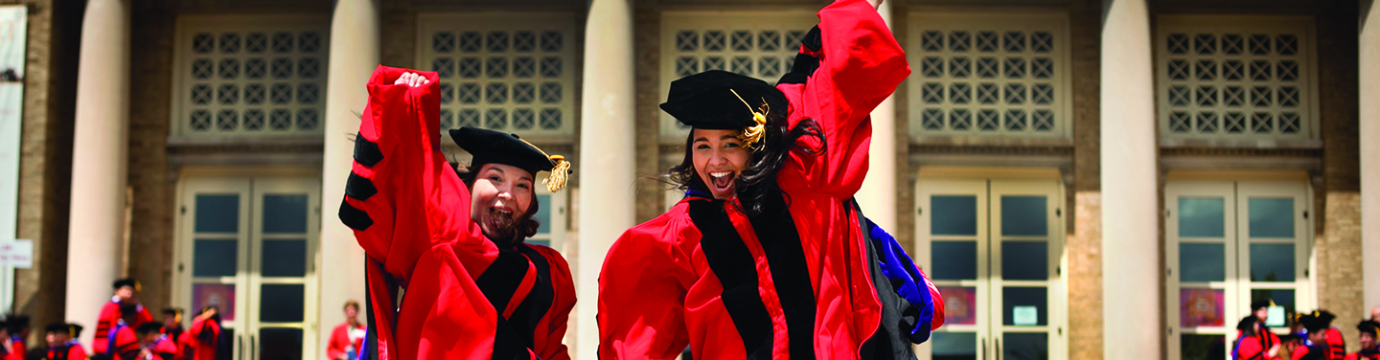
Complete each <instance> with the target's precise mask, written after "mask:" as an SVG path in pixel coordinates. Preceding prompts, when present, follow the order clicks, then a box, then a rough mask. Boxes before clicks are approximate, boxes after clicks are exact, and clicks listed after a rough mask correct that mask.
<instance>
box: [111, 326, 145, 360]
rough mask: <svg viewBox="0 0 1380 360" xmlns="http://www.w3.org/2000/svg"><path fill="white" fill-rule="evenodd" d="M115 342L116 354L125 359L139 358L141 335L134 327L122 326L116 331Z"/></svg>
mask: <svg viewBox="0 0 1380 360" xmlns="http://www.w3.org/2000/svg"><path fill="white" fill-rule="evenodd" d="M113 342H114V344H113V345H112V346H114V347H115V356H117V357H118V358H119V359H123V360H134V359H138V358H139V337H138V336H136V335H135V334H134V329H131V328H129V327H128V326H126V327H123V328H120V331H119V332H117V333H115V339H114V341H113Z"/></svg>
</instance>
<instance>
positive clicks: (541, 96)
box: [417, 14, 578, 136]
mask: <svg viewBox="0 0 1380 360" xmlns="http://www.w3.org/2000/svg"><path fill="white" fill-rule="evenodd" d="M573 19H574V18H573V17H572V16H570V15H568V14H514V15H503V16H491V15H486V16H482V17H480V16H471V15H438V16H423V17H422V18H421V20H422V21H420V31H419V32H418V35H419V36H418V40H417V41H418V44H417V48H418V50H419V53H418V57H417V58H418V60H419V64H418V67H419V68H423V69H428V70H433V71H436V72H437V73H438V75H439V76H440V78H441V114H440V115H441V128H443V129H452V128H460V127H465V126H471V127H482V128H486V129H493V130H500V131H508V132H513V133H517V134H520V135H538V136H541V135H552V136H569V135H573V134H574V129H575V126H574V125H575V124H574V120H575V113H574V103H575V102H574V94H575V91H577V90H578V89H576V88H575V87H574V84H575V75H576V72H577V69H576V68H575V67H574V66H575V55H576V50H578V49H577V46H576V44H575V43H574V41H575V32H574V28H575V27H574V20H573Z"/></svg>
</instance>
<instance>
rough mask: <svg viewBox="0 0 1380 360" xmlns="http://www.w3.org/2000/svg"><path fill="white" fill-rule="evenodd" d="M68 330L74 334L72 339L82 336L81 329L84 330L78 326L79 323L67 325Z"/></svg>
mask: <svg viewBox="0 0 1380 360" xmlns="http://www.w3.org/2000/svg"><path fill="white" fill-rule="evenodd" d="M67 328H68V329H70V330H69V331H71V333H70V334H72V338H74V339H75V338H77V337H79V336H81V329H83V328H82V327H81V325H77V323H67Z"/></svg>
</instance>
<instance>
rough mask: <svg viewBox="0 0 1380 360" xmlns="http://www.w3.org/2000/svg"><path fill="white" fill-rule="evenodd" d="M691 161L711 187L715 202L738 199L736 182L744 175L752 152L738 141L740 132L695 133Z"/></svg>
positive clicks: (697, 130)
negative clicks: (736, 196)
mask: <svg viewBox="0 0 1380 360" xmlns="http://www.w3.org/2000/svg"><path fill="white" fill-rule="evenodd" d="M691 134H692V137H691V141H690V154H691V162H693V163H694V164H695V175H697V176H699V177H700V181H703V182H704V185H705V186H708V187H709V192H710V193H711V194H713V195H714V198H715V199H719V200H725V199H731V198H733V196H734V192H733V191H734V181H733V180H735V179H737V178H738V176H740V175H741V174H742V173H743V168H744V167H746V166H747V162H748V157H749V156H750V155H751V153H750V152H749V151H748V149H747V147H745V146H743V142H742V140H738V131H737V130H706V129H694V130H692V133H691Z"/></svg>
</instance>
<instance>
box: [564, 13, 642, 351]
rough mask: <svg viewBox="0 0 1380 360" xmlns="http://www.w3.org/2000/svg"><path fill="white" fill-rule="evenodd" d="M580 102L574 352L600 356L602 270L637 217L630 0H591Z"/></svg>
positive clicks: (586, 29) (586, 22)
mask: <svg viewBox="0 0 1380 360" xmlns="http://www.w3.org/2000/svg"><path fill="white" fill-rule="evenodd" d="M585 39H586V41H585V50H584V51H585V54H584V55H585V58H584V77H583V79H585V80H584V86H583V88H582V89H581V94H582V96H583V99H582V101H581V103H580V106H581V111H580V121H581V124H580V148H579V149H580V157H579V161H580V163H579V164H576V165H579V167H580V168H579V170H578V171H579V172H578V173H576V176H579V177H580V215H579V219H580V220H579V227H580V228H579V237H580V245H579V250H578V255H577V256H578V257H579V258H578V259H577V263H578V264H579V265H578V266H579V268H578V270H577V271H578V275H577V276H578V278H577V280H576V281H577V282H578V283H579V284H578V285H576V293H577V296H578V297H579V301H578V302H576V311H577V316H578V319H577V320H576V327H575V328H574V329H573V331H574V332H575V335H576V346H575V351H576V353H575V355H576V356H575V358H576V359H581V360H592V359H595V358H596V357H597V354H598V350H599V349H598V346H599V326H598V324H597V323H596V322H595V320H594V316H595V313H596V312H597V310H598V307H599V306H598V300H599V270H600V268H602V267H603V265H604V254H606V253H608V250H609V246H610V245H612V244H613V241H614V240H618V236H619V235H622V234H623V231H624V230H627V229H628V228H630V227H632V226H633V225H635V224H634V223H633V221H634V219H635V215H634V214H633V202H634V201H633V198H634V197H633V190H634V189H633V181H634V180H635V179H636V177H637V176H636V171H635V168H636V157H635V155H636V152H637V148H636V146H635V145H634V141H633V139H634V138H635V132H634V128H635V126H636V123H635V122H634V118H635V116H636V113H635V112H634V109H633V108H634V104H635V100H636V93H635V91H634V88H633V78H634V73H633V19H632V1H630V0H592V1H590V2H589V17H588V18H587V19H586V20H585Z"/></svg>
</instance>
